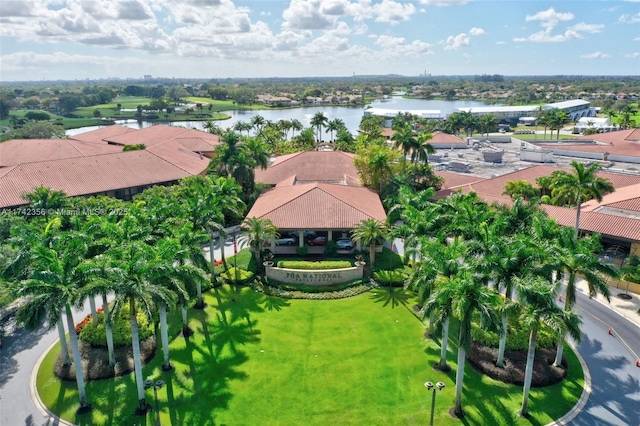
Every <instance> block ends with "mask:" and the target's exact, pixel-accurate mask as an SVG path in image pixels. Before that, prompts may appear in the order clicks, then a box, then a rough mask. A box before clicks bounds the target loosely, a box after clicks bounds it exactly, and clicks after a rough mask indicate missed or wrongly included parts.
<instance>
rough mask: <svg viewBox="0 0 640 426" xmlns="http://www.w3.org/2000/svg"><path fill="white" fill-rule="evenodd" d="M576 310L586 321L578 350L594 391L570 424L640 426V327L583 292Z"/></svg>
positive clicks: (578, 298) (585, 425)
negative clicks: (585, 364) (610, 330)
mask: <svg viewBox="0 0 640 426" xmlns="http://www.w3.org/2000/svg"><path fill="white" fill-rule="evenodd" d="M613 297H615V296H613ZM576 312H577V313H579V314H580V315H581V316H582V321H583V324H582V340H581V343H580V344H579V345H578V350H579V352H580V354H581V355H582V357H583V358H584V360H585V362H586V363H587V365H588V366H589V372H590V374H591V386H592V392H591V395H590V396H589V400H588V401H587V404H586V405H585V407H584V409H583V410H582V411H581V412H580V413H579V414H578V415H577V416H576V417H575V418H574V419H573V420H572V421H571V425H580V426H594V425H625V426H626V425H629V426H638V425H640V368H639V367H636V365H635V362H636V360H637V359H638V357H639V356H640V328H639V327H638V326H637V325H635V324H633V323H631V322H630V321H628V320H626V319H624V318H623V317H622V316H621V315H619V314H618V313H617V312H614V311H612V310H611V309H609V308H608V307H607V306H605V305H603V304H602V303H600V302H597V301H595V300H591V299H589V298H588V297H587V296H586V295H584V294H582V293H579V294H578V297H577V309H576ZM609 328H611V329H612V333H613V335H609V333H608V331H609Z"/></svg>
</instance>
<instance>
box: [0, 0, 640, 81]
mask: <svg viewBox="0 0 640 426" xmlns="http://www.w3.org/2000/svg"><path fill="white" fill-rule="evenodd" d="M0 44H1V45H0V80H2V81H16V80H18V81H20V80H42V79H85V78H111V77H120V78H141V77H142V76H143V75H144V74H151V75H153V76H154V77H156V76H157V77H197V78H214V77H218V78H226V77H277V76H279V77H304V76H350V75H353V74H354V73H355V74H358V75H362V74H391V73H394V74H403V75H418V74H421V73H424V72H425V70H426V72H427V73H429V74H433V75H442V74H444V75H452V74H466V75H472V74H494V73H497V74H504V75H532V74H537V75H556V74H584V75H610V74H615V75H638V74H640V0H619V1H606V0H588V1H587V0H582V1H566V0H564V1H560V0H556V1H550V2H547V1H539V0H538V1H526V0H500V1H497V0H412V1H408V0H290V1H284V0H254V1H240V0H235V1H232V0H2V1H0Z"/></svg>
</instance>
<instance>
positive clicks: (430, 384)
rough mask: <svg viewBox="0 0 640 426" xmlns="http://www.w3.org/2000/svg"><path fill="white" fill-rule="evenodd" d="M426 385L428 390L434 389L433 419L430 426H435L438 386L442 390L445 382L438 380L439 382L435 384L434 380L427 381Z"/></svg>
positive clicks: (432, 401) (432, 399)
mask: <svg viewBox="0 0 640 426" xmlns="http://www.w3.org/2000/svg"><path fill="white" fill-rule="evenodd" d="M424 386H425V387H426V388H427V389H428V390H431V389H433V398H431V420H430V421H429V426H433V415H434V413H435V409H436V387H437V388H438V389H440V390H442V389H443V388H444V383H443V382H438V383H436V384H435V385H434V384H433V382H425V383H424Z"/></svg>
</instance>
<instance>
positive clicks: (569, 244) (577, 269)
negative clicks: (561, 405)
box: [552, 228, 619, 366]
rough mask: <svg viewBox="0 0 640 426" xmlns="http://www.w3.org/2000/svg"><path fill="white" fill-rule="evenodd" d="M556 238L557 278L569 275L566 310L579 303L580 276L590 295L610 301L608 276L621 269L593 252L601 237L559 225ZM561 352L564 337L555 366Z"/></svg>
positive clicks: (554, 262) (616, 273) (565, 302)
mask: <svg viewBox="0 0 640 426" xmlns="http://www.w3.org/2000/svg"><path fill="white" fill-rule="evenodd" d="M556 238H557V239H556V241H555V244H556V247H555V254H554V256H553V258H554V260H553V263H552V265H553V268H554V269H555V270H556V279H557V280H558V281H561V280H562V277H563V276H564V277H566V290H565V298H564V307H565V310H567V311H570V310H571V309H572V307H573V305H574V304H575V302H576V293H577V288H576V280H577V279H578V277H579V276H580V277H583V278H584V280H585V281H586V282H587V287H588V289H589V297H595V296H596V295H597V294H598V293H600V294H602V295H603V296H604V297H605V298H606V299H607V300H609V298H610V292H609V286H608V285H607V281H606V279H605V277H612V278H617V277H618V276H619V272H618V270H617V269H616V268H615V267H613V266H612V265H610V264H608V263H606V262H604V261H602V260H601V259H599V258H598V257H597V256H596V255H595V254H594V253H595V252H597V251H598V250H599V248H600V241H599V238H600V237H599V236H598V235H597V234H592V235H590V236H587V237H581V238H580V237H578V236H577V235H575V233H574V232H572V231H571V229H570V228H560V229H559V233H558V235H557V236H556ZM562 352H563V339H562V337H561V338H560V339H559V341H558V350H557V352H556V359H555V361H554V365H555V366H560V365H561V362H562Z"/></svg>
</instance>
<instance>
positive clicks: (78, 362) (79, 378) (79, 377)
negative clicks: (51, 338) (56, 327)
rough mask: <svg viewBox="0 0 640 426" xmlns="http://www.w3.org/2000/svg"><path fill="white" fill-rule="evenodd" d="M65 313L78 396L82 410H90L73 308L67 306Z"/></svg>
mask: <svg viewBox="0 0 640 426" xmlns="http://www.w3.org/2000/svg"><path fill="white" fill-rule="evenodd" d="M65 311H66V313H67V327H68V328H69V343H70V344H71V352H72V353H73V366H74V370H75V372H76V383H77V385H78V396H79V397H80V408H81V409H83V408H85V409H86V408H88V407H89V403H88V402H87V393H86V391H85V388H84V373H83V371H82V357H81V356H80V348H79V347H78V335H77V334H76V327H75V324H74V323H73V315H72V313H71V306H70V305H69V304H66V305H65Z"/></svg>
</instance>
